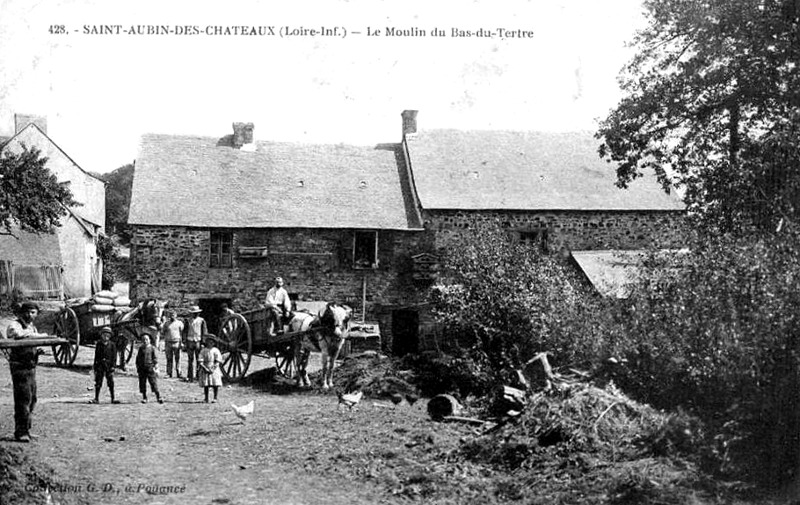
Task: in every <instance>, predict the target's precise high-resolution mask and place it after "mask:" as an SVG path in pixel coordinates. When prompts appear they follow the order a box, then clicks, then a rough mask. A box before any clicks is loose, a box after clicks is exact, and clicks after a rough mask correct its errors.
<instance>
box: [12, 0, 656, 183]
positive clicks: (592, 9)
mask: <svg viewBox="0 0 800 505" xmlns="http://www.w3.org/2000/svg"><path fill="white" fill-rule="evenodd" d="M643 23H644V22H643V17H642V8H641V2H640V1H639V0H606V1H604V2H597V1H596V0H530V1H522V0H471V1H470V0H425V1H421V0H403V1H397V0H391V1H389V0H383V1H381V0H294V1H291V2H290V1H280V2H278V1H255V0H250V1H243V0H231V1H228V2H219V1H213V2H212V1H191V2H189V1H186V2H184V1H167V0H157V1H152V0H138V1H128V0H118V1H114V2H108V1H101V0H48V1H43V0H38V1H37V0H0V136H4V135H5V136H10V135H12V134H13V133H14V132H13V125H14V114H15V113H21V114H35V115H39V116H44V117H46V118H47V129H48V135H49V136H50V138H51V139H53V141H54V142H55V143H56V144H58V145H59V146H60V147H61V148H62V149H63V150H64V151H65V152H66V153H67V154H68V155H69V156H70V157H71V158H72V159H73V160H74V161H75V162H76V163H78V165H80V166H81V167H82V168H83V169H84V170H87V171H93V172H100V173H104V172H109V171H111V170H114V169H116V168H118V167H120V166H122V165H125V164H127V163H132V162H133V161H134V160H135V158H136V155H137V150H138V146H139V140H140V138H141V136H142V135H143V134H145V133H167V134H181V135H202V136H217V137H222V136H224V135H228V134H230V133H232V127H231V124H232V123H233V122H239V121H242V122H252V123H254V125H255V138H256V139H257V140H274V141H291V142H307V143H340V142H343V143H348V144H357V145H370V144H376V143H382V142H397V141H399V140H400V134H401V120H400V113H401V112H402V111H403V110H405V109H415V110H418V111H419V114H418V117H417V119H418V125H419V128H420V129H425V128H461V129H505V130H541V131H579V130H589V131H592V130H594V129H595V128H596V125H597V119H598V118H602V117H604V116H605V115H606V114H607V113H608V111H609V110H610V109H611V108H612V107H614V106H615V105H616V103H617V102H618V100H619V99H620V97H621V94H620V91H619V89H618V86H617V80H616V78H617V75H618V73H619V70H620V69H621V68H622V66H623V65H624V64H625V63H626V61H628V59H630V57H631V56H632V54H633V53H632V51H631V49H630V48H626V47H625V43H626V42H627V41H629V40H630V39H631V38H632V36H633V33H634V30H635V29H636V28H639V27H642V26H643ZM237 26H246V27H249V28H248V30H255V31H258V30H259V29H261V30H262V32H263V33H265V34H264V35H236V34H230V35H229V34H225V33H224V30H226V29H228V30H229V31H233V30H235V28H234V27H237ZM148 27H150V28H149V31H150V33H148ZM269 27H271V28H272V30H273V31H274V32H275V35H268V33H269ZM323 27H324V28H326V29H328V30H330V31H331V33H334V35H330V36H322V35H311V34H310V33H309V30H312V29H316V30H318V31H319V30H321V29H322V28H323ZM334 28H336V30H335V32H334V31H333V29H334ZM390 28H392V29H394V30H396V32H395V34H393V35H391V34H387V33H386V32H387V29H390ZM435 29H439V30H441V31H442V32H441V33H442V35H433V33H434V30H435ZM479 29H483V30H484V32H492V33H493V37H477V36H475V35H473V36H471V37H464V36H457V34H462V35H463V34H464V32H466V31H471V32H473V34H474V33H475V32H477V31H478V30H479ZM500 29H503V30H505V31H506V32H503V31H501V30H500ZM164 30H166V31H167V32H168V33H152V32H153V31H164ZM304 30H305V32H306V33H305V34H304V35H291V33H295V34H296V33H298V32H302V31H304ZM454 30H455V31H454ZM139 31H141V32H142V33H137V32H139ZM219 31H223V33H222V34H220V33H215V32H219ZM400 31H404V33H405V35H398V34H397V32H400ZM423 31H424V34H423ZM109 32H110V33H109ZM126 32H127V33H126ZM376 32H380V34H378V35H373V34H374V33H376ZM509 32H513V35H518V36H522V38H520V37H511V36H510V35H511V34H512V33H509ZM503 35H505V36H503Z"/></svg>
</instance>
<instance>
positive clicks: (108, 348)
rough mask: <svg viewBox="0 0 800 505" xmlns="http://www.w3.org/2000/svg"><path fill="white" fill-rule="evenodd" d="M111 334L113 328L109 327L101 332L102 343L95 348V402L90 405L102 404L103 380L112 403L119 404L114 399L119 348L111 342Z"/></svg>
mask: <svg viewBox="0 0 800 505" xmlns="http://www.w3.org/2000/svg"><path fill="white" fill-rule="evenodd" d="M111 333H112V332H111V328H109V327H108V326H106V327H104V328H103V329H102V330H100V342H98V343H97V346H95V348H94V400H92V401H90V402H89V403H100V389H102V387H103V378H105V379H106V383H107V384H108V392H109V393H110V394H111V403H119V400H117V399H116V398H114V361H115V360H116V358H117V346H116V345H114V342H112V341H111Z"/></svg>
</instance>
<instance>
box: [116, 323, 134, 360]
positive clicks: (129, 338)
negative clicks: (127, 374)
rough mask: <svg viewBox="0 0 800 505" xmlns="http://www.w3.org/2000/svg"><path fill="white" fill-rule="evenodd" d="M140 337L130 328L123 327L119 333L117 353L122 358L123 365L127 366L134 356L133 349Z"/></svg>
mask: <svg viewBox="0 0 800 505" xmlns="http://www.w3.org/2000/svg"><path fill="white" fill-rule="evenodd" d="M137 340H138V336H137V335H136V331H134V329H133V328H131V327H130V326H124V327H122V328H121V329H120V330H119V332H118V333H117V341H116V345H117V350H118V351H117V352H119V353H120V355H121V356H122V363H123V364H125V365H127V364H128V363H130V361H131V357H132V356H133V348H134V346H135V345H136V342H137Z"/></svg>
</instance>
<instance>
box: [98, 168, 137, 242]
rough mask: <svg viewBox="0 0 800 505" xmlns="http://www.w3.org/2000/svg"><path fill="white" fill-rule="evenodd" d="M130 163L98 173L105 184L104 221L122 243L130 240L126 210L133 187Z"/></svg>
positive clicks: (132, 169)
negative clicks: (107, 171) (111, 170)
mask: <svg viewBox="0 0 800 505" xmlns="http://www.w3.org/2000/svg"><path fill="white" fill-rule="evenodd" d="M133 172H134V166H133V165H132V164H130V163H129V164H127V165H123V166H121V167H119V168H117V169H116V170H114V171H113V172H109V173H107V174H101V175H98V178H99V179H101V180H103V181H105V182H106V183H107V184H106V222H107V224H108V230H109V232H110V233H112V234H114V235H117V236H118V237H119V238H120V240H121V241H122V242H123V243H128V242H129V241H130V230H129V229H128V210H129V208H130V205H131V189H132V187H133Z"/></svg>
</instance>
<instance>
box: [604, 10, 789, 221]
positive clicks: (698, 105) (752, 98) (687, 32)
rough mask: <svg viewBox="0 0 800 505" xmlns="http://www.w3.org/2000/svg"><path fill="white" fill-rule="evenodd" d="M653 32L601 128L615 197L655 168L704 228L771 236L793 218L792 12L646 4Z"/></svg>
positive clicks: (640, 45)
mask: <svg viewBox="0 0 800 505" xmlns="http://www.w3.org/2000/svg"><path fill="white" fill-rule="evenodd" d="M645 9H646V13H647V17H648V21H649V26H648V27H647V28H646V29H644V30H642V31H640V32H638V33H637V35H636V37H635V40H634V42H633V46H634V47H635V48H636V50H637V54H636V56H635V57H634V58H633V60H632V61H631V62H630V63H629V64H628V65H627V66H626V67H625V68H624V69H623V72H622V74H621V76H620V82H621V86H622V89H623V92H624V93H625V97H624V98H623V99H622V101H621V102H620V103H619V104H618V105H617V107H616V108H615V109H614V110H612V111H611V113H610V114H609V115H608V117H607V118H606V119H605V120H603V121H602V122H601V124H600V129H599V131H598V137H599V138H600V139H602V145H601V147H600V154H601V156H603V157H605V158H606V159H608V160H609V161H611V162H615V163H617V164H618V166H617V176H618V184H619V185H620V186H622V187H624V186H626V185H627V184H628V183H629V182H631V181H632V180H633V179H635V178H636V177H637V176H639V175H641V173H642V170H644V169H652V170H654V171H655V173H656V175H657V176H658V177H659V180H660V181H661V182H662V184H664V186H665V188H669V187H670V185H671V184H674V185H676V186H679V187H683V188H684V189H685V195H686V196H685V199H686V202H687V204H688V205H689V208H690V210H694V211H697V214H698V215H700V216H702V217H703V218H705V222H707V223H709V224H712V225H715V226H717V227H722V228H724V229H735V228H736V227H738V226H740V225H741V224H742V223H754V224H756V225H760V226H762V227H771V228H774V227H775V225H776V224H777V222H778V221H779V220H780V219H781V218H783V219H784V220H786V219H790V220H791V219H793V218H794V217H795V215H796V214H797V212H798V211H800V209H796V208H795V204H794V202H795V201H796V199H797V196H800V192H799V191H798V179H800V177H798V170H800V168H799V167H800V165H799V164H798V163H797V162H798V158H800V155H798V154H797V153H798V148H800V137H799V136H798V132H800V4H798V2H796V1H795V0H705V1H703V2H696V1H695V0H647V1H646V2H645Z"/></svg>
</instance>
